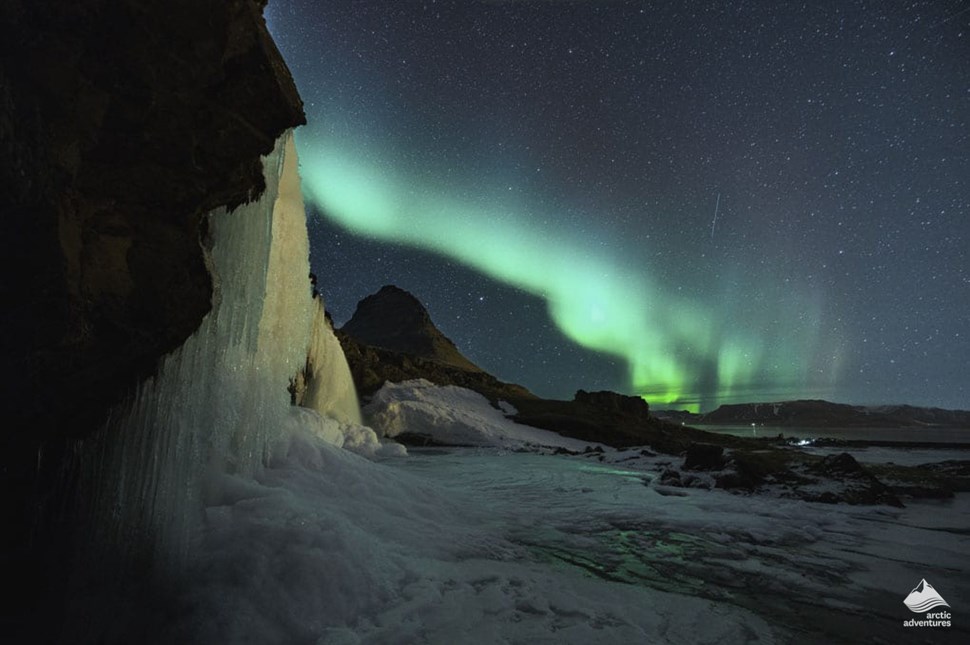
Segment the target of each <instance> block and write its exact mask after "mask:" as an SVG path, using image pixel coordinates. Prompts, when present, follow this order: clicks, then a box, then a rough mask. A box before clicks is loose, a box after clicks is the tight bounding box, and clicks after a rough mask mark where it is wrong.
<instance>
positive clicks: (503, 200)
mask: <svg viewBox="0 0 970 645" xmlns="http://www.w3.org/2000/svg"><path fill="white" fill-rule="evenodd" d="M298 134H299V137H300V138H299V140H300V143H301V144H302V145H301V149H300V155H301V166H302V168H301V173H302V175H303V185H304V190H305V192H306V193H307V198H308V199H309V200H310V201H312V202H313V203H315V204H316V205H317V206H318V207H319V208H320V209H321V210H322V212H323V213H325V214H326V216H327V217H328V218H330V219H332V220H334V221H335V222H336V223H338V224H339V225H341V226H342V227H344V228H346V229H348V230H350V231H351V232H353V233H355V234H358V235H362V236H366V237H368V238H372V239H379V240H384V241H388V242H394V243H398V244H406V245H410V246H413V247H416V248H422V249H427V250H431V251H434V252H437V253H441V254H444V255H445V256H448V257H451V258H453V259H455V260H457V261H459V262H462V263H464V264H465V265H467V266H470V267H473V268H475V269H477V270H479V271H482V272H484V273H485V274H487V275H489V276H491V277H493V278H495V279H497V280H500V281H503V282H505V283H508V284H510V285H514V286H516V287H518V288H520V289H523V290H525V291H527V292H530V293H532V294H535V295H538V296H540V297H542V298H544V299H545V300H546V302H547V303H548V308H549V313H550V315H551V317H552V318H553V320H554V321H555V323H556V324H557V325H558V326H559V328H560V329H561V330H562V331H563V333H565V334H566V336H568V337H569V338H570V339H572V340H573V341H575V342H577V343H579V344H580V345H582V346H584V347H587V348H589V349H593V350H596V351H599V352H606V353H609V354H612V355H615V356H618V357H621V358H622V359H624V360H625V361H626V362H627V364H628V366H629V374H630V387H631V390H632V391H633V392H636V393H637V394H639V395H641V396H643V398H645V399H646V400H647V401H648V402H650V403H651V405H657V404H659V405H661V406H663V407H678V408H680V409H690V410H692V411H695V412H696V411H698V410H699V408H704V409H709V408H711V407H716V405H719V404H720V403H724V402H730V401H732V400H740V399H739V398H738V397H743V396H744V395H745V394H748V395H751V394H761V395H763V394H764V393H765V391H766V387H765V386H766V384H770V386H769V387H768V388H767V389H769V390H771V391H772V392H773V393H776V394H779V395H787V394H792V393H798V394H803V393H804V392H805V391H806V387H805V385H806V378H805V377H806V372H807V371H808V370H809V369H812V366H811V365H810V364H809V363H810V361H809V362H806V361H804V360H798V359H797V357H805V356H812V355H813V353H814V352H815V350H816V342H815V340H816V339H814V338H811V336H813V335H815V334H811V333H809V334H808V335H807V336H806V335H805V334H802V336H803V338H800V339H799V338H792V337H790V336H788V337H786V338H785V342H784V343H783V344H784V346H785V347H784V349H785V352H784V355H785V356H791V357H795V358H794V359H792V358H785V357H780V356H770V355H769V354H771V353H776V354H777V353H778V352H777V350H776V351H775V352H768V351H767V350H766V347H765V343H764V342H763V340H760V339H759V337H757V336H755V335H754V333H756V332H759V331H760V330H759V329H757V328H752V326H751V325H745V324H734V325H733V326H730V329H728V328H727V327H728V325H727V324H724V323H720V322H719V320H724V319H725V317H724V315H723V312H719V313H721V314H722V316H721V318H720V319H717V318H715V316H714V312H713V311H712V310H711V309H710V308H709V307H704V306H702V305H701V304H700V303H699V302H693V301H691V300H688V299H686V298H683V297H680V296H675V295H672V294H670V293H665V292H664V290H663V289H662V288H661V287H660V286H659V285H658V284H656V283H655V282H654V281H651V280H650V279H648V277H647V276H645V275H644V270H643V267H642V266H638V264H637V263H636V262H632V261H631V260H630V258H628V257H624V254H623V253H622V252H620V251H618V250H617V249H615V248H614V249H612V250H610V251H607V249H606V248H604V247H605V246H606V245H603V244H595V243H590V242H589V241H586V243H583V242H580V241H577V240H576V239H575V238H576V237H578V236H577V233H576V232H575V231H573V232H570V231H568V230H566V229H564V228H563V227H561V226H559V227H553V226H548V227H547V226H543V225H542V224H540V222H543V221H555V219H554V218H542V217H536V216H535V215H537V214H539V215H541V213H537V209H536V208H534V207H533V208H530V205H529V204H527V203H523V199H522V198H521V197H516V196H514V193H509V192H508V191H504V192H505V194H503V191H501V190H493V191H491V193H488V194H484V193H483V192H482V191H481V190H479V191H478V192H477V193H475V192H472V191H470V190H458V189H456V188H455V187H453V186H442V185H436V183H435V182H434V181H430V180H428V179H427V177H426V176H422V175H416V174H413V175H407V174H405V173H404V172H402V171H401V169H400V167H399V166H398V165H395V164H393V163H391V162H390V161H387V160H385V159H380V158H379V157H377V156H375V155H368V154H366V152H364V151H362V150H353V151H349V150H345V149H341V148H340V147H339V146H338V145H337V144H336V142H335V141H333V140H332V139H330V138H329V137H326V136H323V137H316V136H314V135H313V133H312V132H306V131H301V133H298ZM327 139H330V140H327ZM570 233H571V234H570ZM640 264H642V262H641V263H640ZM800 304H803V303H800ZM802 310H803V311H804V307H802ZM816 313H817V312H816ZM816 317H817V315H816ZM796 322H797V321H791V323H792V324H788V325H785V324H782V325H780V328H781V329H787V330H791V329H798V328H799V325H798V324H796ZM816 326H817V325H811V324H809V325H804V324H803V325H801V328H803V329H808V330H811V329H812V328H813V327H816ZM775 345H777V343H775ZM815 371H816V372H823V371H824V372H828V373H829V374H830V375H831V374H835V373H837V372H838V370H837V369H831V365H829V366H827V369H825V370H822V369H816V370H815ZM712 380H714V381H715V382H711V381H712ZM704 381H707V382H704ZM830 384H831V383H829V385H830Z"/></svg>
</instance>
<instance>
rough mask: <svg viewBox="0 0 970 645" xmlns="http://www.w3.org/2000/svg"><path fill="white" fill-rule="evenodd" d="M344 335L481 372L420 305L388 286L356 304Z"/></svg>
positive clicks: (401, 290)
mask: <svg viewBox="0 0 970 645" xmlns="http://www.w3.org/2000/svg"><path fill="white" fill-rule="evenodd" d="M341 331H343V332H344V333H346V334H348V335H349V336H352V337H353V338H355V339H357V340H358V341H360V342H362V343H364V344H366V345H372V346H374V347H382V348H384V349H389V350H392V351H395V352H401V353H404V354H412V355H414V356H420V357H421V358H426V359H430V360H433V361H437V362H439V363H443V364H445V365H451V366H452V367H458V368H460V369H463V370H467V371H471V372H480V371H481V369H480V368H479V367H478V366H476V365H475V364H474V363H472V362H471V361H470V360H468V359H467V358H465V357H464V356H463V355H462V354H461V352H459V351H458V348H457V347H456V346H455V344H454V343H453V342H451V340H450V339H449V338H448V337H447V336H445V335H444V334H443V333H441V330H439V329H438V328H437V327H436V326H435V325H434V323H433V322H432V321H431V315H430V314H428V310H427V309H425V308H424V305H422V304H421V301H419V300H418V299H417V298H416V297H415V296H414V295H413V294H411V293H409V292H407V291H405V290H404V289H401V288H400V287H396V286H394V285H385V286H383V287H381V288H380V290H379V291H378V292H377V293H374V294H371V295H369V296H367V297H366V298H364V299H363V300H361V301H360V302H359V303H357V309H356V311H354V315H353V316H352V317H351V318H350V320H349V321H348V322H347V324H346V325H344V326H343V327H342V328H341Z"/></svg>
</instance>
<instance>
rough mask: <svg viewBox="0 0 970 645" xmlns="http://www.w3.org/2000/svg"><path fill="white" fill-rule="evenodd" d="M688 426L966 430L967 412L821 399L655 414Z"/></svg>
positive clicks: (968, 423) (968, 425)
mask: <svg viewBox="0 0 970 645" xmlns="http://www.w3.org/2000/svg"><path fill="white" fill-rule="evenodd" d="M657 415H658V416H663V417H666V418H669V419H671V420H676V421H682V422H684V423H688V424H697V425H703V424H723V425H735V424H737V425H742V424H743V425H747V424H751V423H756V424H758V425H766V426H781V427H785V426H803V427H808V428H968V429H970V411H967V410H943V409H940V408H920V407H915V406H911V405H883V406H861V405H846V404H844V403H832V402H830V401H821V400H800V401H781V402H777V403H739V404H732V405H722V406H721V407H719V408H718V409H716V410H714V411H712V412H708V413H707V414H687V413H684V412H680V411H670V412H666V413H665V412H658V413H657Z"/></svg>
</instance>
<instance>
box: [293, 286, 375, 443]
mask: <svg viewBox="0 0 970 645" xmlns="http://www.w3.org/2000/svg"><path fill="white" fill-rule="evenodd" d="M307 367H308V368H309V369H308V372H309V373H308V374H307V384H306V398H305V399H304V401H303V405H305V406H306V407H308V408H312V409H314V410H316V411H317V412H319V413H320V414H322V415H324V416H326V417H331V418H333V419H336V420H337V421H340V422H342V423H349V424H356V425H360V424H361V423H362V422H361V418H360V403H359V402H358V400H357V390H356V389H355V388H354V381H353V379H352V378H351V377H350V368H349V367H348V366H347V358H346V357H345V356H344V350H343V348H341V346H340V341H338V340H337V337H336V336H335V335H334V333H333V328H332V327H331V326H330V322H329V321H328V320H327V317H326V315H325V314H324V308H323V303H320V304H319V306H318V307H317V311H316V315H315V316H314V317H313V335H312V336H311V341H310V352H309V354H308V355H307Z"/></svg>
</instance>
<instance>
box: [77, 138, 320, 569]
mask: <svg viewBox="0 0 970 645" xmlns="http://www.w3.org/2000/svg"><path fill="white" fill-rule="evenodd" d="M263 168H264V176H265V179H266V190H265V192H264V193H263V195H262V196H261V197H260V199H258V200H256V201H254V202H251V203H249V204H246V205H244V206H242V207H240V208H238V209H236V210H235V211H233V212H226V211H225V210H224V209H220V210H218V211H216V212H214V213H212V214H210V216H209V225H210V226H209V228H210V231H211V235H212V239H213V246H212V249H211V257H210V258H209V264H210V267H211V269H212V272H213V283H214V296H213V308H212V311H210V313H209V314H208V315H207V316H206V317H205V319H204V320H203V321H202V324H201V325H200V327H199V329H198V330H197V331H196V332H195V334H193V335H192V336H191V337H190V338H189V339H188V340H187V341H186V342H185V344H184V345H183V346H182V347H180V348H179V349H178V350H176V351H175V352H173V353H172V354H170V355H169V356H167V357H165V358H164V359H163V360H162V362H161V365H160V367H159V370H158V373H157V375H156V376H155V378H154V379H151V380H150V381H148V382H146V383H144V384H142V385H141V387H139V389H138V391H137V392H136V394H135V396H134V399H133V401H132V402H131V404H130V406H129V408H128V410H127V412H126V413H120V414H118V413H115V414H113V415H112V419H113V420H112V422H111V423H110V424H109V426H108V427H106V428H105V430H104V432H103V433H102V435H101V436H99V437H97V438H95V439H92V440H90V441H88V442H86V443H85V445H83V446H82V448H81V453H82V454H81V457H82V470H81V480H80V490H79V498H80V499H81V500H82V503H83V504H84V506H85V507H86V511H87V513H86V514H87V516H88V519H89V522H90V527H91V531H90V535H88V536H87V540H86V542H87V545H88V547H89V548H87V549H86V550H85V552H84V553H83V554H82V557H84V558H86V559H91V558H94V560H95V561H93V562H90V566H91V567H92V568H98V567H99V566H100V564H99V562H98V560H115V559H116V560H117V562H118V563H121V564H120V566H121V568H122V569H124V568H130V567H133V566H137V567H138V575H144V574H145V571H144V569H145V568H146V567H147V568H148V569H149V570H150V571H151V570H154V571H166V572H172V571H177V570H179V569H180V568H182V567H183V566H184V565H185V564H186V563H187V559H188V557H189V554H190V552H191V547H192V544H193V541H194V540H195V539H196V537H197V535H198V534H199V529H200V528H201V524H202V518H203V513H204V500H205V496H206V491H205V487H206V484H207V482H209V481H212V479H213V478H212V477H211V474H212V473H223V472H232V473H237V474H241V475H250V474H253V473H255V472H256V471H257V470H258V469H259V468H260V466H261V465H262V463H263V462H264V459H265V458H266V455H267V451H268V446H269V445H271V443H272V442H273V440H274V439H275V438H276V437H277V436H278V435H279V433H280V432H282V428H283V427H284V425H285V422H286V419H288V418H289V408H290V397H289V394H288V392H287V384H288V382H289V380H290V378H291V377H292V375H293V374H294V373H296V372H297V371H298V370H299V369H301V368H302V367H303V365H304V363H305V361H306V353H307V347H308V345H309V342H310V332H311V329H312V324H313V320H314V313H315V309H316V305H315V303H314V301H313V300H312V299H311V297H310V285H309V281H308V275H309V272H310V267H309V259H308V256H309V254H308V241H307V233H306V215H305V213H304V210H303V202H302V198H301V196H300V185H299V176H298V170H297V168H298V164H297V158H296V150H295V147H294V144H293V137H292V133H290V132H287V133H286V134H284V135H283V136H282V137H281V138H280V139H279V141H277V144H276V148H275V150H274V151H273V152H272V153H271V154H270V155H268V156H267V157H265V158H264V159H263ZM321 396H323V395H321ZM109 568H110V567H109ZM122 573H123V572H122ZM106 575H108V574H106Z"/></svg>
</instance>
